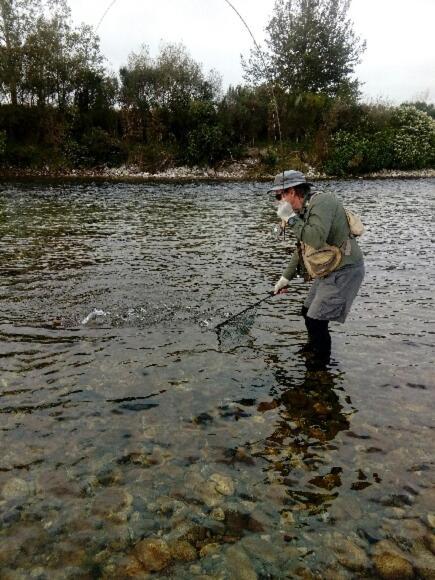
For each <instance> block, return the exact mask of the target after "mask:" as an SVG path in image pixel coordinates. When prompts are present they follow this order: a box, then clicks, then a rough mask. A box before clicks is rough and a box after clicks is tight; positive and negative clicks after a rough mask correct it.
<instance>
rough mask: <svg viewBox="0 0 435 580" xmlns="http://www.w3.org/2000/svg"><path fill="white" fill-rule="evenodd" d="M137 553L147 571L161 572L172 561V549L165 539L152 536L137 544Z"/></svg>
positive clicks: (135, 549)
mask: <svg viewBox="0 0 435 580" xmlns="http://www.w3.org/2000/svg"><path fill="white" fill-rule="evenodd" d="M134 551H135V555H136V558H137V559H138V560H139V562H140V563H141V564H142V569H143V570H145V571H146V572H159V571H160V570H163V569H164V568H166V567H167V566H169V564H170V562H171V550H170V548H169V546H168V544H167V543H166V542H165V541H164V540H160V539H158V538H151V539H146V540H142V541H141V542H139V543H138V544H136V546H135V548H134Z"/></svg>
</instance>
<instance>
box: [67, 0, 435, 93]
mask: <svg viewBox="0 0 435 580" xmlns="http://www.w3.org/2000/svg"><path fill="white" fill-rule="evenodd" d="M231 2H232V4H233V5H234V6H235V7H236V8H237V10H238V11H239V12H240V14H241V15H242V16H243V18H244V19H245V20H246V22H247V24H248V26H249V27H250V29H251V31H252V33H253V35H254V37H255V39H256V40H257V42H258V43H259V44H262V42H263V40H264V38H265V32H264V29H265V27H266V25H267V22H268V20H269V18H270V16H271V14H272V12H273V6H274V3H275V0H231ZM110 4H111V0H69V5H70V7H71V10H72V17H73V20H74V22H75V23H76V24H79V23H80V22H85V23H86V24H90V25H93V26H94V27H96V26H97V25H98V23H99V22H100V20H101V18H102V16H103V14H104V12H105V11H106V9H107V8H108V7H109V6H110ZM349 16H350V17H351V19H352V20H353V22H354V30H355V32H356V33H357V34H358V35H359V36H360V38H361V39H363V40H365V41H366V42H367V49H366V51H365V53H364V54H363V55H362V62H361V64H360V65H358V67H357V68H356V76H357V77H358V79H359V80H360V82H361V83H363V84H362V93H363V99H364V100H365V101H367V102H374V101H382V102H387V103H391V104H399V103H401V102H403V101H410V100H425V101H427V102H435V35H434V32H433V28H434V22H435V0H352V4H351V9H350V12H349ZM98 35H99V36H100V40H101V50H102V52H103V54H104V55H105V56H106V58H107V63H106V64H107V67H108V68H109V69H110V70H112V71H114V72H117V71H118V69H119V67H120V66H122V65H124V64H126V63H127V59H128V55H129V54H130V53H131V52H138V51H139V49H140V47H141V45H142V44H146V45H148V46H149V48H150V52H151V56H155V55H156V54H157V52H158V50H159V46H160V45H161V44H162V43H163V42H181V43H183V44H184V45H185V47H186V48H187V50H188V52H189V54H190V55H191V56H192V57H193V58H194V59H195V60H196V61H197V62H200V63H201V64H202V66H203V70H204V72H207V71H209V70H210V69H216V70H217V71H218V72H219V73H220V74H221V76H222V79H223V86H224V88H226V87H228V86H229V85H230V84H231V85H236V84H239V83H243V70H242V67H241V64H240V55H241V54H243V55H244V56H248V55H249V51H250V49H251V48H253V41H252V38H251V36H250V35H249V33H248V31H247V30H246V28H245V27H244V25H243V24H242V22H241V21H240V19H239V18H238V16H237V15H236V14H235V12H234V11H233V10H232V9H231V8H230V7H229V6H228V4H227V3H226V2H225V0H116V1H115V3H114V5H113V6H112V7H111V8H110V10H109V11H108V12H107V14H106V16H105V17H104V19H103V21H102V22H101V24H100V26H99V28H98Z"/></svg>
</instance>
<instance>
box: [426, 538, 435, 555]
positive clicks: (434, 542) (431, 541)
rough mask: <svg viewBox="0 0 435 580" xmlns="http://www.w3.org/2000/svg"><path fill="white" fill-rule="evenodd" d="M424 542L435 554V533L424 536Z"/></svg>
mask: <svg viewBox="0 0 435 580" xmlns="http://www.w3.org/2000/svg"><path fill="white" fill-rule="evenodd" d="M424 543H425V544H426V546H427V547H428V548H429V550H430V551H431V552H432V554H435V534H427V535H426V537H425V538H424Z"/></svg>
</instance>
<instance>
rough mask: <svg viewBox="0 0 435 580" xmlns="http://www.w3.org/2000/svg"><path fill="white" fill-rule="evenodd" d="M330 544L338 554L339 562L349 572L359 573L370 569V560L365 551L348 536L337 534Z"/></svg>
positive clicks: (333, 536)
mask: <svg viewBox="0 0 435 580" xmlns="http://www.w3.org/2000/svg"><path fill="white" fill-rule="evenodd" d="M328 543H329V545H330V546H331V547H332V549H333V551H334V553H335V554H336V556H337V560H338V561H339V562H340V564H341V565H342V566H344V567H345V568H347V569H348V570H352V571H353V572H359V571H362V570H366V569H368V568H370V560H369V558H368V556H367V554H366V553H365V551H364V550H363V549H362V548H360V547H359V546H358V545H357V544H355V543H354V542H352V541H351V540H349V539H348V538H346V536H343V535H342V534H339V533H335V534H333V535H332V538H331V539H330V540H329V541H328Z"/></svg>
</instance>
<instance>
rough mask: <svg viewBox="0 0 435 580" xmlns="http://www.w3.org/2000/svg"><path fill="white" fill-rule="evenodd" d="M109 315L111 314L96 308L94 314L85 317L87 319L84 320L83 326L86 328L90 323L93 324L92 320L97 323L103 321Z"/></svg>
mask: <svg viewBox="0 0 435 580" xmlns="http://www.w3.org/2000/svg"><path fill="white" fill-rule="evenodd" d="M108 314H109V312H104V310H99V309H98V308H94V309H93V310H92V312H90V313H89V314H88V315H87V316H85V318H83V320H82V322H81V324H83V326H86V324H88V322H91V320H95V321H96V322H100V321H102V318H103V317H106V316H107V315H108Z"/></svg>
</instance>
